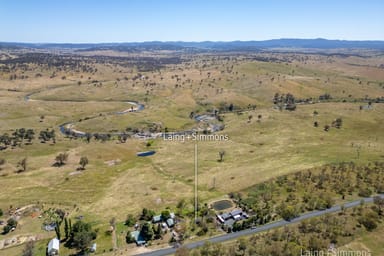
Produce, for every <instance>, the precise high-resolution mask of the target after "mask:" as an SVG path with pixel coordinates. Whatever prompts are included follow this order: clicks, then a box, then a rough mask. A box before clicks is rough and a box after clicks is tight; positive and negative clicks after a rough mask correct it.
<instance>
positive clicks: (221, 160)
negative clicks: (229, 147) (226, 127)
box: [219, 150, 225, 162]
mask: <svg viewBox="0 0 384 256" xmlns="http://www.w3.org/2000/svg"><path fill="white" fill-rule="evenodd" d="M224 155H225V151H224V150H221V151H219V162H223V161H224Z"/></svg>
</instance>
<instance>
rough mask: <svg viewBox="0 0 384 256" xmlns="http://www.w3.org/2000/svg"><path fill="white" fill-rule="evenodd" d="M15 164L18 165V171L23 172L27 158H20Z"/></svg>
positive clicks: (25, 168)
mask: <svg viewBox="0 0 384 256" xmlns="http://www.w3.org/2000/svg"><path fill="white" fill-rule="evenodd" d="M17 166H18V167H19V170H18V172H25V171H26V170H27V158H26V157H25V158H23V159H21V160H20V161H19V162H18V163H17Z"/></svg>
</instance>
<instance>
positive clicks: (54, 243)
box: [48, 237, 60, 252]
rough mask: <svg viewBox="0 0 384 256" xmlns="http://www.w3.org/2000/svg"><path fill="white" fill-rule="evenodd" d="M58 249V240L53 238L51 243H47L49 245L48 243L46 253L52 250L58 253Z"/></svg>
mask: <svg viewBox="0 0 384 256" xmlns="http://www.w3.org/2000/svg"><path fill="white" fill-rule="evenodd" d="M59 249H60V240H59V239H57V238H56V237H55V238H53V239H52V240H51V241H49V243H48V252H50V251H52V250H56V251H59Z"/></svg>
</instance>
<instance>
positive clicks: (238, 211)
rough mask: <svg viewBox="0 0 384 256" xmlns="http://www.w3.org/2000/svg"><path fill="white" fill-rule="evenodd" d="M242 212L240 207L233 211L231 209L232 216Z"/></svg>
mask: <svg viewBox="0 0 384 256" xmlns="http://www.w3.org/2000/svg"><path fill="white" fill-rule="evenodd" d="M242 214H243V210H241V209H235V210H233V211H231V215H232V216H233V217H234V216H236V215H242Z"/></svg>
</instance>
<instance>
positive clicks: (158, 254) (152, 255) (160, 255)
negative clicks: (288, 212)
mask: <svg viewBox="0 0 384 256" xmlns="http://www.w3.org/2000/svg"><path fill="white" fill-rule="evenodd" d="M379 196H380V197H381V198H384V194H381V195H379ZM363 200H364V202H365V203H371V202H373V197H368V198H363ZM360 202H361V199H359V200H356V201H352V202H349V203H345V204H344V207H345V208H352V207H356V206H359V205H360ZM340 210H341V206H340V205H335V206H333V207H331V208H329V209H326V210H323V211H313V212H309V213H305V214H303V215H301V216H299V217H297V218H295V219H293V220H291V221H286V220H280V221H276V222H273V223H269V224H266V225H262V226H259V227H256V228H253V229H246V230H242V231H239V232H234V233H229V234H224V235H220V236H216V237H212V238H208V239H205V240H201V241H197V242H192V243H188V244H184V246H185V247H187V248H188V249H194V248H197V247H201V246H203V245H204V243H205V242H207V241H210V242H212V243H220V242H225V241H228V240H232V239H236V238H239V237H241V236H246V235H251V234H255V233H259V232H263V231H267V230H269V229H273V228H279V227H283V226H285V225H289V224H293V223H297V222H300V221H302V220H306V219H309V218H313V217H318V216H321V215H324V214H327V213H333V212H338V211H340ZM175 251H176V249H175V248H172V247H170V248H165V249H160V250H156V251H152V252H147V253H142V254H138V255H140V256H164V255H169V254H173V253H175Z"/></svg>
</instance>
